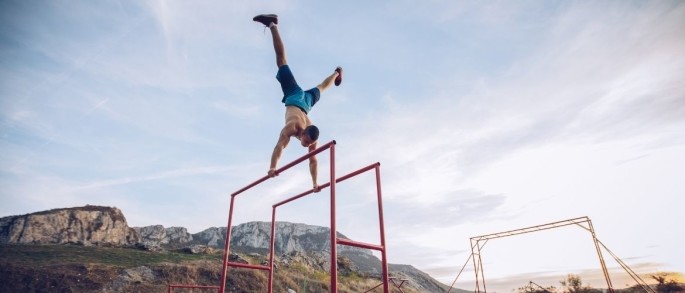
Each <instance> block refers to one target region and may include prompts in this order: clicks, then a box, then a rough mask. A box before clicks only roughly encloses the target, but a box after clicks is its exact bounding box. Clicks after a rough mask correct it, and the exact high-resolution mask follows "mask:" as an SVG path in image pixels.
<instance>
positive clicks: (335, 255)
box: [169, 140, 402, 293]
mask: <svg viewBox="0 0 685 293" xmlns="http://www.w3.org/2000/svg"><path fill="white" fill-rule="evenodd" d="M335 144H336V142H335V140H333V141H331V142H329V143H327V144H325V145H323V146H321V147H319V148H317V149H316V150H314V151H311V152H309V153H307V154H306V155H304V156H302V157H300V158H298V159H296V160H295V161H293V162H291V163H289V164H287V165H285V166H283V167H281V168H279V169H278V170H276V174H277V175H278V174H280V173H281V172H284V171H285V170H288V169H290V168H291V167H293V166H295V165H297V164H299V163H301V162H303V161H304V160H306V159H308V158H311V157H312V156H315V155H316V154H319V153H321V152H323V151H325V150H327V149H328V150H330V181H329V182H328V183H325V184H323V185H320V186H319V189H320V190H322V189H325V188H327V187H330V195H331V201H330V212H331V214H330V215H331V224H330V225H331V227H330V230H331V236H330V237H331V270H330V272H331V283H330V288H331V289H330V292H334V293H337V292H338V288H337V280H338V270H337V268H338V261H337V260H338V253H337V248H336V246H337V245H338V244H340V245H348V246H355V247H361V248H367V249H374V250H378V251H380V252H381V258H382V260H381V263H382V278H383V280H382V281H383V283H382V284H379V285H378V286H376V287H374V288H371V290H373V289H375V288H377V287H379V286H380V285H383V292H384V293H389V292H390V287H389V282H390V281H389V277H388V261H387V253H386V246H385V223H384V220H383V200H382V194H381V176H380V163H374V164H371V165H369V166H367V167H364V168H361V169H359V170H357V171H354V172H352V173H350V174H347V175H345V176H342V177H340V178H337V179H336V178H335ZM372 169H373V170H375V173H376V174H375V175H376V196H377V198H378V220H379V223H380V238H381V239H380V241H381V244H380V245H375V244H368V243H362V242H357V241H353V240H349V239H343V238H337V235H336V234H337V229H336V214H335V210H336V206H335V184H336V183H338V182H342V181H345V180H347V179H349V178H352V177H354V176H357V175H359V174H361V173H364V172H367V171H369V170H372ZM269 178H271V177H269V176H268V175H267V176H264V177H262V178H260V179H258V180H257V181H255V182H252V183H250V184H248V185H247V186H245V187H243V188H241V189H239V190H238V191H236V192H234V193H232V194H231V203H230V206H229V210H228V224H227V225H226V242H225V245H224V257H223V268H222V272H221V286H220V287H217V286H195V285H169V292H171V290H172V288H205V289H218V290H219V292H221V293H223V292H225V289H226V276H227V272H228V267H229V266H230V267H238V268H245V269H257V270H264V271H268V272H269V283H268V292H269V293H271V292H272V291H273V273H274V269H273V267H274V254H275V241H276V240H275V232H276V208H278V207H279V206H281V205H284V204H287V203H289V202H292V201H294V200H297V199H300V198H302V197H305V196H307V195H309V194H312V193H314V189H310V190H307V191H305V192H302V193H300V194H298V195H295V196H293V197H290V198H288V199H286V200H283V201H280V202H278V203H276V204H274V205H273V206H272V211H271V244H270V248H269V251H270V253H269V265H268V266H262V265H252V264H244V263H234V262H229V261H228V256H229V254H230V245H231V230H232V227H231V224H232V221H233V208H234V206H235V198H236V197H237V196H238V195H239V194H241V193H243V192H245V191H247V190H249V189H250V188H252V187H255V186H257V185H259V184H261V183H262V182H264V181H266V180H268V179H269ZM393 284H394V282H393ZM395 286H396V287H397V284H395ZM401 286H402V285H401V284H400V286H399V287H398V289H399V288H400V287H401ZM400 291H401V289H400Z"/></svg>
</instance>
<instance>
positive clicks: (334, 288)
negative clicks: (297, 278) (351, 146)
mask: <svg viewBox="0 0 685 293" xmlns="http://www.w3.org/2000/svg"><path fill="white" fill-rule="evenodd" d="M330 151H331V172H330V173H331V181H330V182H331V186H330V188H331V289H330V291H329V292H332V293H338V249H337V245H338V237H337V235H336V234H337V233H336V232H337V229H336V227H335V144H333V145H331V148H330Z"/></svg>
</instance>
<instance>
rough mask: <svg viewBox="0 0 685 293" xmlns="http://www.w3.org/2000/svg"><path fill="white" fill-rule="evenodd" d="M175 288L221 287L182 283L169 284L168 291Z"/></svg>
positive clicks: (217, 287) (169, 292)
mask: <svg viewBox="0 0 685 293" xmlns="http://www.w3.org/2000/svg"><path fill="white" fill-rule="evenodd" d="M173 288H184V289H220V288H219V286H201V285H181V284H169V285H167V292H168V293H171V292H172V291H173Z"/></svg>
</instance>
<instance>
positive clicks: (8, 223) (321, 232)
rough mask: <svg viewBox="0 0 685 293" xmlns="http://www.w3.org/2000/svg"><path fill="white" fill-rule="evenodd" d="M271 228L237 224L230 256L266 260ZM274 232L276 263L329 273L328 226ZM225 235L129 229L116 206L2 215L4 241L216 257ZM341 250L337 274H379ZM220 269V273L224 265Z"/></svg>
mask: <svg viewBox="0 0 685 293" xmlns="http://www.w3.org/2000/svg"><path fill="white" fill-rule="evenodd" d="M270 229H271V223H268V222H249V223H244V224H240V225H238V226H235V227H233V228H232V237H231V254H232V255H231V257H232V258H234V259H239V260H240V261H243V262H247V260H245V258H247V259H253V260H260V259H261V261H262V262H263V261H265V260H266V259H267V258H268V252H269V246H270V238H271V236H270V233H271V230H270ZM275 232H276V233H275V239H276V241H275V252H276V261H277V263H276V265H277V266H286V267H289V266H291V265H294V264H299V265H295V267H296V268H301V267H302V266H304V267H306V268H308V270H309V269H311V270H312V271H320V272H322V273H328V271H329V270H330V229H329V228H327V227H319V226H312V225H305V224H296V223H288V222H277V223H276V229H275ZM338 237H340V238H347V237H346V236H345V235H343V234H341V233H338ZM225 239H226V228H217V227H212V228H208V229H206V230H203V231H201V232H199V233H195V234H190V233H188V231H187V229H186V228H183V227H168V228H165V227H163V226H161V225H154V226H147V227H129V226H128V224H127V222H126V219H125V217H124V215H123V213H122V212H121V211H120V210H119V209H117V208H113V207H100V206H85V207H77V208H65V209H54V210H49V211H43V212H38V213H33V214H28V215H21V216H10V217H4V218H0V244H77V245H81V246H87V247H89V246H91V247H94V249H97V247H112V246H113V247H137V248H142V249H144V250H147V251H151V252H156V253H173V252H174V251H182V252H189V253H200V254H207V253H209V254H212V253H213V254H215V255H216V256H215V259H216V257H218V256H219V255H221V254H222V253H221V251H222V250H223V246H224V243H225ZM236 253H237V254H242V255H243V256H240V255H236ZM338 254H339V255H338V271H339V274H341V272H343V274H348V275H349V274H350V273H353V274H354V275H358V276H361V277H364V278H372V279H378V278H380V275H381V261H380V260H379V259H378V258H377V257H376V256H374V255H373V254H372V252H371V251H370V250H367V249H361V248H357V247H350V246H339V248H338ZM9 267H12V266H9ZM148 269H149V268H148ZM216 269H218V270H219V272H220V266H219V267H218V268H216ZM137 270H143V271H147V270H146V269H137ZM159 270H162V271H163V270H165V269H159ZM166 270H168V268H167V269H166ZM389 271H390V275H391V276H394V277H397V278H398V279H407V280H408V282H407V284H405V285H404V287H402V288H403V289H405V288H413V289H414V290H416V291H414V292H445V291H446V286H445V285H444V284H441V283H440V282H438V281H437V280H435V279H433V278H432V277H430V276H429V275H428V274H426V273H424V272H422V271H420V270H418V269H416V268H414V267H413V266H410V265H395V264H390V265H389ZM129 273H130V269H129ZM164 274H166V275H168V273H164ZM139 282H140V281H139ZM154 282H159V281H154ZM122 288H123V287H122ZM326 291H327V290H326ZM410 292H412V291H410Z"/></svg>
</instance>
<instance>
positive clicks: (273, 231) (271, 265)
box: [269, 206, 276, 293]
mask: <svg viewBox="0 0 685 293" xmlns="http://www.w3.org/2000/svg"><path fill="white" fill-rule="evenodd" d="M275 247H276V207H275V206H274V207H273V209H272V210H271V245H270V246H269V293H271V292H273V287H274V286H273V285H274V254H275V253H276V249H275Z"/></svg>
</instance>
